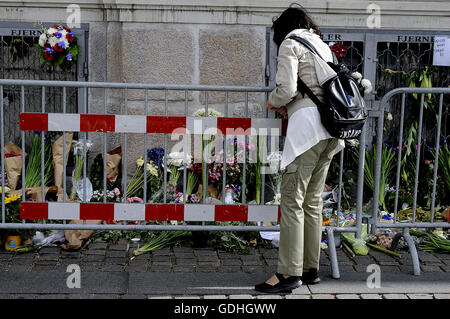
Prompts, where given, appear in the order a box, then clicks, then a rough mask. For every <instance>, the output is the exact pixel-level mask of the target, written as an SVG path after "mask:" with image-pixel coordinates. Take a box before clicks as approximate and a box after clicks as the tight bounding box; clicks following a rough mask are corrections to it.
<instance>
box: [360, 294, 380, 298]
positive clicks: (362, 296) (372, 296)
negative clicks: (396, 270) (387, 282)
mask: <svg viewBox="0 0 450 319" xmlns="http://www.w3.org/2000/svg"><path fill="white" fill-rule="evenodd" d="M360 297H361V298H362V299H383V296H382V295H379V294H361V295H360Z"/></svg>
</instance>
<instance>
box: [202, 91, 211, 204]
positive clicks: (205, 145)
mask: <svg viewBox="0 0 450 319" xmlns="http://www.w3.org/2000/svg"><path fill="white" fill-rule="evenodd" d="M205 117H209V112H208V91H205ZM203 129H204V127H203V123H202V144H203V147H202V157H203V158H202V162H203V163H204V164H205V165H202V171H203V181H202V188H203V191H202V197H203V203H205V201H206V192H207V190H208V185H207V184H208V157H209V154H207V152H208V151H209V147H208V138H207V135H206V134H203ZM205 138H206V140H205Z"/></svg>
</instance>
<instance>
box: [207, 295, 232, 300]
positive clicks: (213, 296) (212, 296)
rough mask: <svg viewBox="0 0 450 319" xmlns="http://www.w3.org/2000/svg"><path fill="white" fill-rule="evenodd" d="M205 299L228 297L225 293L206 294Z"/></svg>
mask: <svg viewBox="0 0 450 319" xmlns="http://www.w3.org/2000/svg"><path fill="white" fill-rule="evenodd" d="M203 299H227V296H225V295H204V296H203Z"/></svg>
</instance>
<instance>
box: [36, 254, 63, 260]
mask: <svg viewBox="0 0 450 319" xmlns="http://www.w3.org/2000/svg"><path fill="white" fill-rule="evenodd" d="M35 260H39V261H41V260H52V261H57V260H59V255H57V254H44V255H39V257H38V258H37V259H35Z"/></svg>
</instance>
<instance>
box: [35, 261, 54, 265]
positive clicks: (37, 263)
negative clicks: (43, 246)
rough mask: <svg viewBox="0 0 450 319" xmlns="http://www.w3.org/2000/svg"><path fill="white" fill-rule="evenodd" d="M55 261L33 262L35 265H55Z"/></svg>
mask: <svg viewBox="0 0 450 319" xmlns="http://www.w3.org/2000/svg"><path fill="white" fill-rule="evenodd" d="M56 264H57V262H56V261H52V260H38V261H35V262H34V265H35V266H56Z"/></svg>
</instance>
